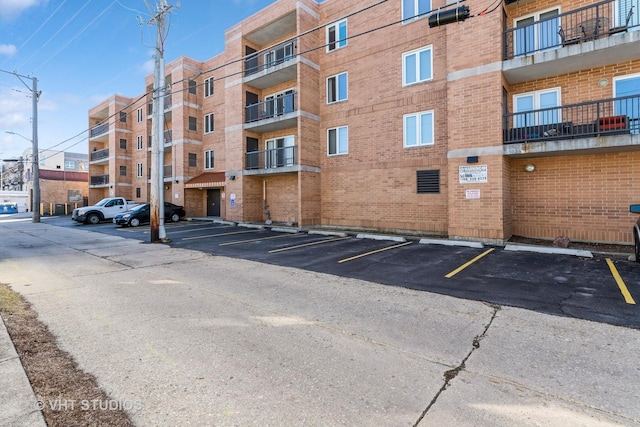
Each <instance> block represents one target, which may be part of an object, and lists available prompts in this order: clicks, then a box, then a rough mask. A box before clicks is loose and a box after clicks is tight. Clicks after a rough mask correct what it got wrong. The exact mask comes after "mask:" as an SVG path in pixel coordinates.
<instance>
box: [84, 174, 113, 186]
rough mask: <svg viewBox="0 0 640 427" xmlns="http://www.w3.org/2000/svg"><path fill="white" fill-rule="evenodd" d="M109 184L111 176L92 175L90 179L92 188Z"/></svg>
mask: <svg viewBox="0 0 640 427" xmlns="http://www.w3.org/2000/svg"><path fill="white" fill-rule="evenodd" d="M108 184H109V174H105V175H92V176H91V177H89V185H91V186H104V185H108Z"/></svg>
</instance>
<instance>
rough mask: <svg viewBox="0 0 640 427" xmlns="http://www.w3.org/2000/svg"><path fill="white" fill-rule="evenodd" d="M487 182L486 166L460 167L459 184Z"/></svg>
mask: <svg viewBox="0 0 640 427" xmlns="http://www.w3.org/2000/svg"><path fill="white" fill-rule="evenodd" d="M478 182H487V165H474V166H460V184H476V183H478Z"/></svg>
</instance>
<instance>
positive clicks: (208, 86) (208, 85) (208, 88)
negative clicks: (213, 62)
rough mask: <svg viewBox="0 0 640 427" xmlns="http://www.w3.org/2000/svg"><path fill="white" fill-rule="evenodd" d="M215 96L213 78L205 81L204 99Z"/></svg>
mask: <svg viewBox="0 0 640 427" xmlns="http://www.w3.org/2000/svg"><path fill="white" fill-rule="evenodd" d="M211 95H213V77H209V78H208V79H205V80H204V97H205V98H206V97H208V96H211Z"/></svg>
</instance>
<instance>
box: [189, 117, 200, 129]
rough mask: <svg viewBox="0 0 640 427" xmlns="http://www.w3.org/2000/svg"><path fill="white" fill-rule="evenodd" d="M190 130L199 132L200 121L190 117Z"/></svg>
mask: <svg viewBox="0 0 640 427" xmlns="http://www.w3.org/2000/svg"><path fill="white" fill-rule="evenodd" d="M189 130H198V119H196V118H195V117H191V116H189Z"/></svg>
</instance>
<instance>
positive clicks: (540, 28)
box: [513, 9, 561, 56]
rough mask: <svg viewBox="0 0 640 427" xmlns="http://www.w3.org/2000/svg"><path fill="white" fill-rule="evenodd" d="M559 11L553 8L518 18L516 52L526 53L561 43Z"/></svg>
mask: <svg viewBox="0 0 640 427" xmlns="http://www.w3.org/2000/svg"><path fill="white" fill-rule="evenodd" d="M559 13H560V10H559V9H551V10H547V11H545V12H542V13H540V12H538V13H536V14H534V15H530V16H527V17H526V18H520V19H518V20H516V21H515V27H516V31H515V33H514V36H515V40H514V43H513V47H514V49H515V52H514V54H515V55H516V56H518V55H526V54H528V53H531V52H535V51H537V50H542V49H546V48H549V47H555V46H558V45H560V43H561V40H560V34H559V31H560V20H559V19H558V18H557V15H558V14H559ZM534 23H535V24H534Z"/></svg>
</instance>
